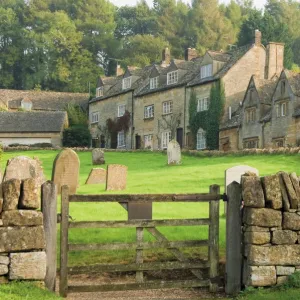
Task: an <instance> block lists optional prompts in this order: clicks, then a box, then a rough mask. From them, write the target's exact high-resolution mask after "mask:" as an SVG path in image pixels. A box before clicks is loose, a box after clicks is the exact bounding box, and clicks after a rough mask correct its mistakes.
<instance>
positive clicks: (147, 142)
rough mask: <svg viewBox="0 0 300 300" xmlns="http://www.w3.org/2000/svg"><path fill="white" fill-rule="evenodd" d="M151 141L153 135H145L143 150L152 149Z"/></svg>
mask: <svg viewBox="0 0 300 300" xmlns="http://www.w3.org/2000/svg"><path fill="white" fill-rule="evenodd" d="M152 141H153V134H146V135H144V148H145V149H146V148H148V147H149V146H150V148H151V149H152V146H153V145H152Z"/></svg>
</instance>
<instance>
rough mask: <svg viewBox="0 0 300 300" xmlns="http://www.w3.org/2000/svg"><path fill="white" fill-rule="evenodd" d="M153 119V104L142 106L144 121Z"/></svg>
mask: <svg viewBox="0 0 300 300" xmlns="http://www.w3.org/2000/svg"><path fill="white" fill-rule="evenodd" d="M152 118H154V104H151V105H147V106H144V119H152Z"/></svg>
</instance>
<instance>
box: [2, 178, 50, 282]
mask: <svg viewBox="0 0 300 300" xmlns="http://www.w3.org/2000/svg"><path fill="white" fill-rule="evenodd" d="M0 186H1V188H0V284H2V283H6V282H8V281H9V280H44V278H45V275H46V253H45V233H44V227H43V214H42V212H40V211H37V210H36V208H38V207H40V195H39V190H38V189H37V188H36V186H37V183H36V179H34V178H28V179H24V180H19V179H10V180H8V181H5V182H3V183H2V184H1V185H0Z"/></svg>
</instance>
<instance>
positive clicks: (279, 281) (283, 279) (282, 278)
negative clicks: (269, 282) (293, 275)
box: [277, 276, 288, 285]
mask: <svg viewBox="0 0 300 300" xmlns="http://www.w3.org/2000/svg"><path fill="white" fill-rule="evenodd" d="M287 279H288V276H278V277H277V285H281V284H284V283H286V281H287Z"/></svg>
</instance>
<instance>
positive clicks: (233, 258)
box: [225, 181, 242, 295]
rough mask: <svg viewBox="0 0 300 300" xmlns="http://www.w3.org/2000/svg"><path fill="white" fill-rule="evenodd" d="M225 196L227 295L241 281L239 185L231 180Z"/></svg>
mask: <svg viewBox="0 0 300 300" xmlns="http://www.w3.org/2000/svg"><path fill="white" fill-rule="evenodd" d="M227 196H228V204H227V219H226V284H225V291H226V294H228V295H237V294H238V293H239V292H240V291H241V282H242V234H241V229H242V228H241V227H242V220H241V215H242V213H241V204H242V202H241V201H242V190H241V185H240V184H238V183H237V182H236V181H234V182H232V183H231V184H230V185H229V186H228V188H227Z"/></svg>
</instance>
